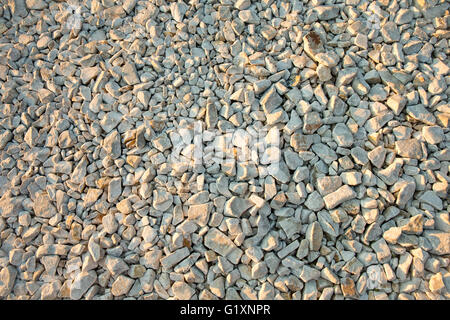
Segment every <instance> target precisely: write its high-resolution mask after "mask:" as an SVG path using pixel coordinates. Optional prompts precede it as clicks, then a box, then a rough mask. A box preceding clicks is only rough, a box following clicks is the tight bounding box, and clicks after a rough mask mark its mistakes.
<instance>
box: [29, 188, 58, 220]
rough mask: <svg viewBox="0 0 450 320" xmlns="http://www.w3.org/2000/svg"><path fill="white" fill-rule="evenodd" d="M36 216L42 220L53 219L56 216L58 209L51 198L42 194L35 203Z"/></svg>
mask: <svg viewBox="0 0 450 320" xmlns="http://www.w3.org/2000/svg"><path fill="white" fill-rule="evenodd" d="M33 210H34V214H35V215H36V216H38V217H41V218H47V219H48V218H51V217H53V216H54V215H55V214H56V208H55V206H54V205H53V204H52V202H51V201H50V198H49V196H48V195H47V194H46V193H44V192H40V193H39V194H38V196H37V197H36V199H35V201H34V203H33Z"/></svg>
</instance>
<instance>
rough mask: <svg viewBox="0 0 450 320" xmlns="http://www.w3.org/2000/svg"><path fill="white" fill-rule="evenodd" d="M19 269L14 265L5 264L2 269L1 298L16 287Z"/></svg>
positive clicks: (0, 277)
mask: <svg viewBox="0 0 450 320" xmlns="http://www.w3.org/2000/svg"><path fill="white" fill-rule="evenodd" d="M16 276H17V270H16V268H14V267H13V266H11V265H9V266H5V267H3V268H2V270H1V271H0V298H6V297H7V296H8V295H9V294H10V293H11V291H12V290H13V288H14V283H15V281H16Z"/></svg>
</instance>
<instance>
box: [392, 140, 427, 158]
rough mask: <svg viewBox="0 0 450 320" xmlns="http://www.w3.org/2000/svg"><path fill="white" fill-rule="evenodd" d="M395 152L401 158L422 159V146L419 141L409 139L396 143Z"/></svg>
mask: <svg viewBox="0 0 450 320" xmlns="http://www.w3.org/2000/svg"><path fill="white" fill-rule="evenodd" d="M395 151H396V152H397V154H398V155H399V156H401V157H405V158H413V159H420V158H422V146H421V145H420V142H419V141H418V140H417V139H407V140H400V141H397V142H395Z"/></svg>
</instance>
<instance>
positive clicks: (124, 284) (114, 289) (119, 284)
mask: <svg viewBox="0 0 450 320" xmlns="http://www.w3.org/2000/svg"><path fill="white" fill-rule="evenodd" d="M134 281H135V280H133V279H131V278H129V277H126V276H124V275H120V276H118V277H117V279H116V280H115V281H114V282H113V284H112V286H111V293H112V295H113V296H115V297H119V296H123V295H126V294H127V293H128V292H129V291H130V289H131V287H132V286H133V284H134Z"/></svg>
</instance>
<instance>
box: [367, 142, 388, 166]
mask: <svg viewBox="0 0 450 320" xmlns="http://www.w3.org/2000/svg"><path fill="white" fill-rule="evenodd" d="M367 157H368V158H369V160H370V162H372V164H373V165H374V166H375V167H377V168H381V167H382V166H383V163H384V159H385V158H386V149H385V148H384V147H383V146H378V147H376V148H375V149H372V150H371V151H369V152H368V153H367Z"/></svg>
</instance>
